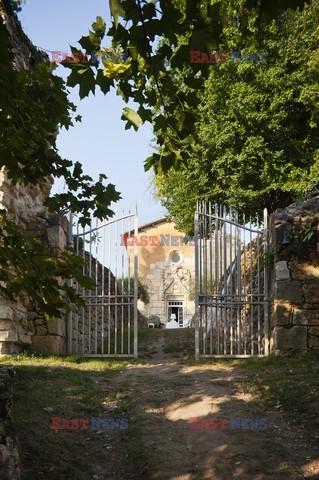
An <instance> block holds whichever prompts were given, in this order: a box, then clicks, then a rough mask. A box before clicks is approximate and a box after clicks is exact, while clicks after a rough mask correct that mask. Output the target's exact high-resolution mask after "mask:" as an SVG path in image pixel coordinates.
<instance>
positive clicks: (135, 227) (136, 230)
mask: <svg viewBox="0 0 319 480" xmlns="http://www.w3.org/2000/svg"><path fill="white" fill-rule="evenodd" d="M137 237H138V214H137V206H136V209H135V216H134V238H137ZM136 243H137V242H134V358H137V357H138V343H137V342H138V337H137V329H138V310H137V300H138V246H137V244H136Z"/></svg>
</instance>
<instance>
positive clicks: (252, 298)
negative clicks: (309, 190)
mask: <svg viewBox="0 0 319 480" xmlns="http://www.w3.org/2000/svg"><path fill="white" fill-rule="evenodd" d="M251 230H252V225H251V217H249V243H250V249H249V250H250V293H251V297H250V298H251V305H250V343H251V345H250V353H251V355H254V279H253V239H252V231H251Z"/></svg>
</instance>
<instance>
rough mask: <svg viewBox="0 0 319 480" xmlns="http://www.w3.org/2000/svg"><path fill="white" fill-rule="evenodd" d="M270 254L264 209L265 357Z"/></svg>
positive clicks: (267, 348)
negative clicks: (268, 261) (267, 256)
mask: <svg viewBox="0 0 319 480" xmlns="http://www.w3.org/2000/svg"><path fill="white" fill-rule="evenodd" d="M267 254H268V212H267V208H265V209H264V302H265V305H264V317H265V318H264V336H265V351H264V353H265V355H268V354H269V324H268V322H269V305H268V268H267V265H266V255H267Z"/></svg>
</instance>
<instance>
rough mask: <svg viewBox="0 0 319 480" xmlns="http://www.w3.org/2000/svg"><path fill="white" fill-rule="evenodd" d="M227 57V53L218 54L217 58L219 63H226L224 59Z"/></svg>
mask: <svg viewBox="0 0 319 480" xmlns="http://www.w3.org/2000/svg"><path fill="white" fill-rule="evenodd" d="M227 57H228V53H220V54H219V58H220V61H221V63H226V58H227Z"/></svg>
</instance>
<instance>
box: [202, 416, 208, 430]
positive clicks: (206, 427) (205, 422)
mask: <svg viewBox="0 0 319 480" xmlns="http://www.w3.org/2000/svg"><path fill="white" fill-rule="evenodd" d="M202 428H205V429H206V430H208V429H209V423H208V420H206V418H203V420H202Z"/></svg>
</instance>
